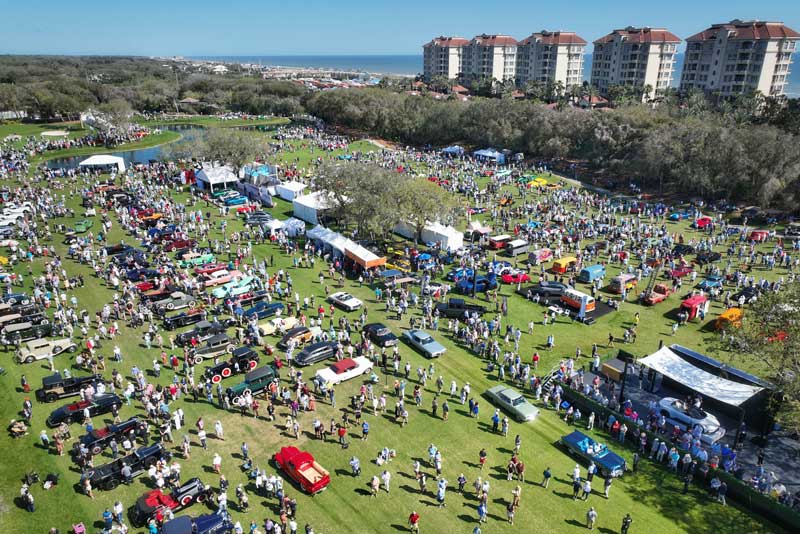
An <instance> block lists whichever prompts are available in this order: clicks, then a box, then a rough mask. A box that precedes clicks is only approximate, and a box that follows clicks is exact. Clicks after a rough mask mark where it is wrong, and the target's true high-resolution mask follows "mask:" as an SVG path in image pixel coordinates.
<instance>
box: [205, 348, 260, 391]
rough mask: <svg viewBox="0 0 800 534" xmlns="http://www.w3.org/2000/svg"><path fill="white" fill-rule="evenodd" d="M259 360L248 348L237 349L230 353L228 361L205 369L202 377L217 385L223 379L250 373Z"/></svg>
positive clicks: (254, 352) (255, 353)
mask: <svg viewBox="0 0 800 534" xmlns="http://www.w3.org/2000/svg"><path fill="white" fill-rule="evenodd" d="M259 360H260V357H259V355H258V353H257V352H256V351H254V350H253V349H251V348H250V347H239V348H238V349H235V350H234V351H233V352H232V353H231V357H230V359H229V360H228V361H225V362H221V363H218V364H217V365H214V366H212V367H208V368H206V370H205V372H204V373H203V375H204V376H205V377H206V378H208V379H210V380H211V382H212V383H214V384H218V383H219V382H221V381H222V379H223V378H228V377H229V376H233V375H237V374H239V373H246V372H248V371H252V370H253V369H255V368H256V366H257V365H258V361H259Z"/></svg>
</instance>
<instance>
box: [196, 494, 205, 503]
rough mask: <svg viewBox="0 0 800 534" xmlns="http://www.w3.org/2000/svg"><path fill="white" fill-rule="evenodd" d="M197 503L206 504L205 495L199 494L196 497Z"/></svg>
mask: <svg viewBox="0 0 800 534" xmlns="http://www.w3.org/2000/svg"><path fill="white" fill-rule="evenodd" d="M197 502H199V503H204V502H206V494H205V493H201V494H199V495H198V496H197Z"/></svg>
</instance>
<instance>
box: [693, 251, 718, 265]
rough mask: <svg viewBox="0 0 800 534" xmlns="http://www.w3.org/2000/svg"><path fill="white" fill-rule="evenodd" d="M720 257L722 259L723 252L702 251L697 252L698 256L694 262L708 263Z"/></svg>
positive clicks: (698, 263)
mask: <svg viewBox="0 0 800 534" xmlns="http://www.w3.org/2000/svg"><path fill="white" fill-rule="evenodd" d="M720 259H722V254H720V253H719V252H700V253H699V254H697V257H695V259H694V263H696V264H697V265H707V264H709V263H714V262H715V261H719V260H720Z"/></svg>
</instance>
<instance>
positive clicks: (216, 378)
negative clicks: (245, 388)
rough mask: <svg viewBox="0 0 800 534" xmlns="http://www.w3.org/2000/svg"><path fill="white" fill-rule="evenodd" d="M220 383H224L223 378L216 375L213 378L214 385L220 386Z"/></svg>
mask: <svg viewBox="0 0 800 534" xmlns="http://www.w3.org/2000/svg"><path fill="white" fill-rule="evenodd" d="M220 382H222V377H221V376H220V375H214V376H212V377H211V383H212V384H219V383H220Z"/></svg>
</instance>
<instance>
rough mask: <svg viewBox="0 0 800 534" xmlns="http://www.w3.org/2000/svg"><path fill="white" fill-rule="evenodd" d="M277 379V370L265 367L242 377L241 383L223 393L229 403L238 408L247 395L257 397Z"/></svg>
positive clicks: (272, 367) (270, 366)
mask: <svg viewBox="0 0 800 534" xmlns="http://www.w3.org/2000/svg"><path fill="white" fill-rule="evenodd" d="M277 377H278V370H277V369H276V368H275V367H274V366H273V365H265V366H264V367H259V368H257V369H253V370H252V371H250V372H249V373H247V374H246V375H244V380H243V381H241V382H239V383H238V384H236V385H235V386H231V387H229V388H228V389H226V390H225V393H226V394H227V395H228V398H229V399H230V401H231V403H233V404H235V405H236V406H239V405H240V404H241V402H242V401H243V400H244V397H246V396H247V394H248V393H249V394H250V395H253V396H256V395H259V394H260V393H262V392H264V391H266V390H267V389H268V388H269V385H270V384H271V383H272V381H273V380H275V379H276V378H277Z"/></svg>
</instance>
